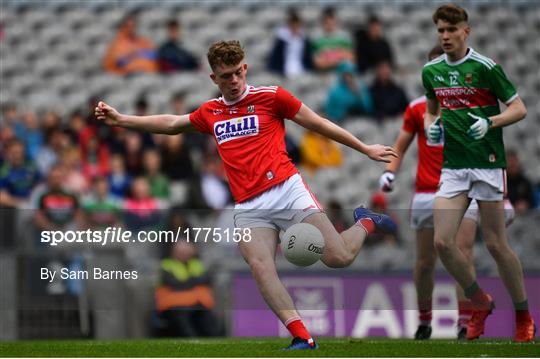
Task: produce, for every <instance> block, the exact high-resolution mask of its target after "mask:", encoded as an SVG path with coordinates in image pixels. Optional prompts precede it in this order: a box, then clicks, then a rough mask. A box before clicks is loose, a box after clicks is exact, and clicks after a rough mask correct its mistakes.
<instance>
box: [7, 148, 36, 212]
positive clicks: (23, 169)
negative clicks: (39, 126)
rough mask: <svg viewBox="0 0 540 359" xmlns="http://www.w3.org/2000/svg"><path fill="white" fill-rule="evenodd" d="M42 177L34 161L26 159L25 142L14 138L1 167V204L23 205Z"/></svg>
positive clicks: (8, 205)
mask: <svg viewBox="0 0 540 359" xmlns="http://www.w3.org/2000/svg"><path fill="white" fill-rule="evenodd" d="M40 179H41V178H40V175H39V173H38V170H37V168H36V166H35V165H34V163H33V162H32V161H29V160H26V155H25V147H24V144H23V142H21V141H20V140H18V139H12V140H11V141H10V142H9V143H8V144H7V145H6V156H5V162H4V163H3V165H2V166H1V167H0V205H1V206H2V207H8V208H17V207H21V206H22V205H23V204H24V203H25V202H26V201H27V200H28V199H29V197H30V194H31V192H32V189H33V188H34V187H35V186H36V185H37V183H38V182H39V181H40Z"/></svg>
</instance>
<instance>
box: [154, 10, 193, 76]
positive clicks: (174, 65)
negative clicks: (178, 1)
mask: <svg viewBox="0 0 540 359" xmlns="http://www.w3.org/2000/svg"><path fill="white" fill-rule="evenodd" d="M158 63H159V70H160V72H162V73H170V72H175V71H194V70H197V69H198V68H199V66H200V65H199V62H198V61H197V58H196V57H195V56H194V55H193V54H191V53H190V52H189V51H188V50H186V49H185V48H184V47H183V46H182V30H181V29H180V23H179V22H178V20H176V19H171V20H169V21H167V40H166V41H165V42H164V43H163V44H162V45H161V46H160V47H159V49H158Z"/></svg>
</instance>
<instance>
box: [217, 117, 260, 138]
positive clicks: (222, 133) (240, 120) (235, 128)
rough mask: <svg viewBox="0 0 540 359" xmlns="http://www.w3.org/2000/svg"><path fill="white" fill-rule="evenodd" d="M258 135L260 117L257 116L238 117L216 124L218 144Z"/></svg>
mask: <svg viewBox="0 0 540 359" xmlns="http://www.w3.org/2000/svg"><path fill="white" fill-rule="evenodd" d="M258 134H259V117H258V116H257V115H253V116H245V117H237V118H232V119H230V120H225V121H218V122H216V123H214V135H215V136H216V140H217V143H218V144H222V143H225V142H227V141H231V140H236V139H239V138H242V137H249V136H256V135H258Z"/></svg>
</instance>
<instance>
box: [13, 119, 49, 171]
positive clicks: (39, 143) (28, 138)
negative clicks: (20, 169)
mask: <svg viewBox="0 0 540 359" xmlns="http://www.w3.org/2000/svg"><path fill="white" fill-rule="evenodd" d="M15 134H16V136H17V138H19V139H20V140H21V141H23V142H24V145H25V147H26V155H27V158H28V159H29V160H31V161H34V160H35V159H36V157H37V155H38V153H39V151H40V150H41V147H43V142H44V137H43V131H42V130H41V128H40V126H39V122H38V119H37V116H36V114H35V113H34V112H32V111H28V112H26V113H25V114H24V115H23V116H22V122H20V126H16V127H15Z"/></svg>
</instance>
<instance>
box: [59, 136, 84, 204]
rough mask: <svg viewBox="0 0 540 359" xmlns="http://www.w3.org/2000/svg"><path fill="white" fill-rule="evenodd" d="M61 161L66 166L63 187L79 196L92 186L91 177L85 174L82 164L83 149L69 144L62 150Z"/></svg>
mask: <svg viewBox="0 0 540 359" xmlns="http://www.w3.org/2000/svg"><path fill="white" fill-rule="evenodd" d="M60 163H61V164H62V166H63V167H64V180H63V182H62V185H63V188H64V189H65V190H66V191H68V192H70V193H74V194H76V195H78V196H82V195H83V194H84V193H86V192H87V191H88V189H89V188H90V181H91V179H90V178H88V177H85V176H84V173H83V171H82V165H81V151H80V150H79V149H78V148H77V147H75V146H69V147H68V148H66V149H64V150H63V151H62V154H61V156H60Z"/></svg>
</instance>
